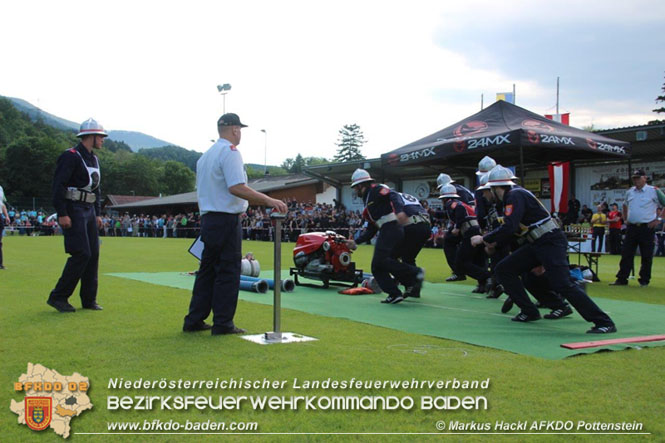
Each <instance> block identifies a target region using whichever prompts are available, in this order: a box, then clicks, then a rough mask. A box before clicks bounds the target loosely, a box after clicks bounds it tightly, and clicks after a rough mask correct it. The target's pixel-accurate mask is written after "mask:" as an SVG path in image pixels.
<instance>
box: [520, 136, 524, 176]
mask: <svg viewBox="0 0 665 443" xmlns="http://www.w3.org/2000/svg"><path fill="white" fill-rule="evenodd" d="M520 186H522V187H524V150H523V148H522V143H520Z"/></svg>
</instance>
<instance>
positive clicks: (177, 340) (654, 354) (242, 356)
mask: <svg viewBox="0 0 665 443" xmlns="http://www.w3.org/2000/svg"><path fill="white" fill-rule="evenodd" d="M3 243H4V255H5V260H4V261H5V266H6V267H7V269H6V270H4V271H0V281H1V283H0V291H1V294H2V295H1V301H2V310H1V314H0V325H1V326H0V328H1V330H2V341H1V342H0V353H1V358H2V362H3V363H2V367H1V369H0V371H1V376H2V380H3V385H4V389H2V390H1V391H0V405H3V406H2V407H3V408H4V411H3V412H2V413H0V429H1V431H0V432H1V434H0V435H1V436H2V437H1V440H2V441H11V442H13V441H56V440H59V439H60V437H58V436H56V435H55V434H54V433H53V431H51V430H47V431H44V432H41V433H37V432H33V431H30V430H29V429H28V428H27V427H26V426H24V425H18V424H17V422H16V419H17V416H16V415H15V414H14V413H13V412H11V411H10V410H9V403H10V399H14V400H16V401H19V400H22V398H23V394H22V393H17V392H14V390H13V383H14V382H16V381H18V377H19V376H20V375H21V374H23V373H24V372H25V371H26V366H27V363H28V362H31V363H35V364H36V363H40V364H42V365H44V366H46V367H48V368H51V369H55V370H57V371H58V372H60V373H61V374H64V375H69V374H72V373H74V372H79V373H81V374H82V375H84V376H86V377H88V378H89V379H90V383H91V389H90V391H89V393H88V394H89V396H90V398H91V400H92V403H93V404H94V408H93V409H92V410H90V411H86V412H84V413H83V414H82V415H81V416H80V417H76V418H74V419H73V421H72V424H71V429H72V435H71V436H70V439H71V440H72V441H88V440H91V441H145V440H148V439H150V440H157V441H195V440H218V439H220V438H222V436H220V435H189V436H188V435H180V434H171V435H167V434H166V435H165V434H162V435H150V436H147V435H89V434H84V433H106V432H109V431H108V428H107V423H109V422H130V421H136V422H141V423H142V422H143V421H144V420H148V421H152V420H154V419H161V420H163V421H168V420H175V421H179V422H184V421H186V420H191V421H207V420H213V421H215V422H221V421H225V422H227V423H229V422H243V421H252V422H257V423H258V429H257V431H256V432H259V433H278V434H282V433H321V434H318V435H297V436H294V435H262V436H261V435H252V436H243V435H226V436H224V438H228V439H238V440H242V441H247V440H249V439H252V440H253V439H257V440H258V439H261V440H268V441H273V440H281V441H290V440H293V439H298V440H335V441H337V440H344V441H346V440H352V441H353V440H355V441H368V440H369V441H374V440H376V441H379V440H380V441H384V440H395V441H401V440H404V441H407V440H408V441H411V440H413V438H414V436H409V435H406V434H408V433H432V434H433V435H418V436H415V438H417V439H418V441H419V440H421V439H422V440H427V439H432V440H434V439H437V440H438V439H441V438H442V436H441V435H436V434H438V433H439V432H440V431H438V430H437V428H436V426H435V425H436V422H437V421H439V420H443V421H445V423H446V424H447V425H449V423H450V422H451V421H453V422H454V421H460V422H472V421H473V422H476V423H491V424H492V429H493V427H494V424H495V422H497V421H503V422H520V421H527V422H528V423H529V426H530V425H531V422H533V421H541V420H548V421H552V420H562V421H567V420H570V421H573V422H574V423H575V424H577V421H579V420H585V421H587V422H604V423H616V422H633V421H636V422H640V423H643V426H644V428H643V429H642V432H647V433H650V434H651V435H649V436H635V435H632V436H629V435H604V436H589V435H566V436H555V435H546V434H543V435H491V436H490V435H481V434H477V433H475V434H474V433H472V434H468V435H445V437H444V438H447V439H450V440H452V441H487V440H489V439H492V440H497V441H550V440H556V441H560V439H566V440H565V441H569V440H570V441H578V440H579V441H589V440H591V439H598V438H600V439H602V441H633V440H635V439H640V440H644V439H646V440H648V441H663V440H665V424H664V423H663V420H662V416H663V407H664V406H665V400H664V399H665V383H664V382H663V380H664V379H665V368H664V365H663V361H665V349H664V348H662V347H661V348H653V349H640V350H628V351H620V352H604V353H597V354H593V355H585V356H579V357H572V358H568V359H564V360H543V359H538V358H533V357H526V356H522V355H517V354H512V353H508V352H503V351H498V350H494V349H489V348H483V347H477V346H473V345H469V344H466V343H461V342H455V341H449V340H442V339H437V338H433V337H428V336H420V335H415V334H408V333H403V332H399V331H395V330H391V329H386V328H380V327H375V326H371V325H367V324H361V323H356V322H352V321H348V320H342V319H335V318H327V317H323V316H317V315H311V314H306V313H302V312H297V311H291V310H285V311H283V313H282V329H283V330H285V331H294V332H298V333H301V334H305V335H309V336H313V337H316V338H318V339H319V340H318V341H314V342H308V343H298V344H288V345H286V344H285V345H269V346H260V345H256V344H253V343H250V342H248V341H245V340H242V339H240V338H239V337H235V336H221V337H211V336H210V335H209V334H206V333H194V334H184V333H182V332H181V327H182V320H183V316H184V315H185V314H186V312H187V307H188V304H189V299H190V291H185V290H179V289H174V288H168V287H163V286H156V285H150V284H145V283H141V282H136V281H131V280H126V279H120V278H115V277H110V276H107V275H105V274H106V273H111V272H161V271H183V272H184V271H191V270H194V269H196V267H197V261H196V260H195V259H194V258H193V257H191V256H190V255H189V254H188V253H187V252H186V251H187V248H188V247H189V244H190V243H191V240H180V239H138V238H104V239H103V244H102V246H101V261H100V278H99V284H100V290H99V296H98V301H99V303H100V304H101V305H102V306H103V307H104V311H101V312H93V311H82V310H77V312H76V313H74V314H59V313H57V312H56V311H55V310H54V309H52V308H51V307H49V306H47V305H46V298H47V296H48V293H49V291H50V290H51V289H52V287H53V286H54V284H55V282H56V280H57V278H58V277H59V275H60V272H61V270H62V266H63V264H64V261H65V259H66V255H65V253H64V249H63V244H62V238H61V237H50V238H49V237H6V238H5V239H4V242H3ZM291 245H292V244H289V243H286V244H284V247H283V256H282V263H283V265H284V266H285V267H286V266H290V265H291ZM243 251H244V252H248V251H251V252H253V253H254V254H255V255H256V256H257V258H258V259H259V260H260V262H261V267H262V269H270V268H271V267H272V245H271V244H269V243H261V242H244V244H243ZM371 253H372V250H371V248H370V247H368V246H362V247H360V248H359V250H358V251H357V252H356V253H355V254H354V261H356V263H357V264H358V266H359V267H362V268H364V269H369V261H370V258H371ZM638 260H639V259H638ZM419 263H420V264H421V265H424V266H425V268H426V269H427V280H428V281H431V282H442V281H443V280H444V279H445V277H447V276H448V275H449V273H450V271H449V269H448V267H447V266H446V265H445V260H444V258H443V254H442V252H441V250H424V251H423V252H422V253H421V256H420V257H419ZM617 266H618V258H617V257H603V258H602V259H601V264H600V278H601V279H602V280H603V281H602V283H596V284H593V285H590V288H589V293H590V295H592V296H594V297H595V296H598V297H607V298H615V299H622V300H631V301H639V302H644V303H651V304H663V303H664V300H665V291H664V289H665V276H664V272H663V271H665V260H664V259H662V258H656V259H655V260H654V266H653V275H654V278H653V280H652V283H651V285H650V286H649V287H648V288H644V289H642V288H639V287H638V285H637V283H636V281H635V280H631V283H630V286H629V287H628V288H626V287H616V288H615V287H610V286H608V285H607V283H609V282H611V281H612V280H613V276H614V274H615V272H616V270H617ZM467 283H468V284H469V285H471V282H470V281H467ZM70 301H71V302H72V304H73V305H74V306H75V307H77V308H78V307H80V300H79V298H78V293H75V294H74V296H72V298H71V299H70ZM236 324H238V325H239V326H241V327H244V328H246V329H248V331H249V332H250V333H257V334H258V333H261V332H264V331H266V330H270V329H271V328H272V309H271V308H270V307H269V306H265V305H258V304H253V303H248V302H242V301H241V302H240V303H239V306H238V311H237V315H236ZM468 327H469V328H473V325H472V324H469V325H468ZM664 331H665V326H664ZM596 338H597V337H590V339H596ZM602 338H608V336H604V337H602ZM533 340H538V337H537V336H536V335H534V337H533ZM120 377H122V378H125V379H127V380H135V379H139V378H143V379H146V380H160V379H162V378H165V379H167V380H178V379H187V380H213V381H214V380H216V379H217V378H219V379H220V380H225V379H231V378H234V379H240V378H244V379H245V380H260V379H263V378H267V379H269V380H276V381H280V380H287V381H288V382H287V387H286V388H285V389H256V390H241V389H236V390H230V391H226V390H208V389H197V390H186V389H182V390H177V389H176V390H164V391H162V390H159V389H155V390H145V389H138V390H134V389H110V388H109V387H108V384H109V380H110V379H113V378H120ZM294 378H298V379H299V380H326V379H328V378H332V379H333V380H339V381H343V380H349V379H352V378H355V379H360V380H411V379H416V380H444V381H445V380H449V379H453V378H457V379H460V380H485V379H488V378H489V379H490V387H489V389H487V390H483V389H476V390H461V389H458V390H450V389H448V390H436V389H396V390H392V389H360V390H346V391H332V390H322V389H315V390H296V389H294V388H293V387H292V380H293V379H294ZM136 395H155V396H160V395H166V396H168V395H171V396H177V395H195V396H198V395H202V396H214V397H215V398H216V397H218V396H219V395H223V396H227V395H228V396H240V395H245V396H251V395H254V396H262V395H276V396H287V397H288V396H292V395H306V396H307V395H308V396H312V395H317V396H333V395H348V396H351V395H359V396H391V395H393V396H398V397H404V396H411V397H413V398H414V400H416V406H415V407H414V408H413V409H412V410H392V411H383V410H351V411H340V410H337V411H326V410H305V409H304V407H300V408H299V409H298V410H295V411H293V410H276V411H273V410H266V411H261V410H253V409H252V408H251V407H249V406H245V407H243V408H242V409H241V410H231V411H216V410H210V409H205V410H197V409H190V410H187V411H176V410H170V411H169V410H164V411H163V410H160V409H156V410H151V411H144V410H127V411H125V410H116V411H111V410H108V408H107V397H108V396H136ZM465 395H471V396H479V395H482V396H485V397H486V398H487V400H488V404H489V408H488V409H487V410H468V411H464V410H429V411H427V410H421V409H420V408H419V407H418V406H419V404H418V401H419V399H420V397H422V396H465ZM444 432H448V430H446V431H444ZM334 433H359V434H358V435H327V434H334ZM367 433H399V434H398V435H375V434H367Z"/></svg>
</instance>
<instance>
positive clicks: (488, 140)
mask: <svg viewBox="0 0 665 443" xmlns="http://www.w3.org/2000/svg"><path fill="white" fill-rule="evenodd" d="M630 153H631V148H630V143H627V142H623V141H618V140H613V139H611V138H608V137H604V136H602V135H599V134H594V133H592V132H587V131H583V130H581V129H577V128H573V127H571V126H566V125H563V124H561V123H557V122H555V121H552V120H548V119H547V118H545V117H543V116H542V115H538V114H535V113H533V112H531V111H528V110H526V109H524V108H520V107H519V106H516V105H513V104H511V103H508V102H506V101H503V100H501V101H497V102H496V103H494V104H493V105H491V106H489V107H487V108H485V109H483V110H482V111H480V112H478V113H476V114H474V115H472V116H470V117H467V118H465V119H464V120H461V121H459V122H457V123H455V124H453V125H451V126H448V127H447V128H445V129H442V130H440V131H438V132H435V133H434V134H431V135H428V136H427V137H423V138H421V139H420V140H416V141H415V142H413V143H409V144H408V145H405V146H402V147H401V148H399V149H395V150H394V151H391V152H388V153H386V154H383V155H382V156H381V163H382V165H383V167H384V168H385V170H386V172H387V173H388V175H389V176H392V175H395V176H397V177H399V176H400V175H402V174H403V172H404V171H407V170H410V169H414V167H419V168H423V167H427V168H432V169H434V170H437V171H441V170H443V169H444V168H445V169H446V170H456V171H458V172H462V173H470V172H471V171H473V170H475V169H476V167H477V165H478V161H479V160H480V159H481V158H482V157H484V156H486V155H489V156H491V157H493V158H494V159H495V160H496V161H497V163H501V164H503V165H504V166H509V165H520V169H519V175H520V177H521V178H524V168H525V166H540V167H543V166H546V165H547V164H548V163H550V162H554V161H568V160H583V159H584V160H586V159H588V160H592V159H608V160H609V159H626V160H627V159H629V158H630ZM400 171H403V172H402V173H400Z"/></svg>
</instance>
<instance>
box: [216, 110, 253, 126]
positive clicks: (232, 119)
mask: <svg viewBox="0 0 665 443" xmlns="http://www.w3.org/2000/svg"><path fill="white" fill-rule="evenodd" d="M217 126H240V127H241V128H246V127H247V125H243V124H242V123H240V117H238V114H234V113H232V112H229V113H227V114H224V115H222V116H221V117H220V118H219V120H217Z"/></svg>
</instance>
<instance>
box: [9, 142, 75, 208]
mask: <svg viewBox="0 0 665 443" xmlns="http://www.w3.org/2000/svg"><path fill="white" fill-rule="evenodd" d="M65 149H66V146H63V145H58V143H57V141H56V140H54V139H52V138H49V137H46V136H42V137H25V136H21V137H19V138H18V139H16V140H15V141H13V142H12V143H10V144H9V146H7V149H6V152H5V155H4V163H5V171H4V178H3V179H4V181H5V183H4V185H5V186H6V187H7V189H10V190H11V191H12V193H11V196H12V197H14V198H25V197H38V198H45V199H48V198H49V197H50V196H51V183H52V180H53V170H54V168H55V164H56V160H57V158H58V156H59V155H60V154H61V153H62V151H64V150H65Z"/></svg>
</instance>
